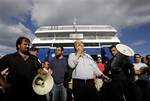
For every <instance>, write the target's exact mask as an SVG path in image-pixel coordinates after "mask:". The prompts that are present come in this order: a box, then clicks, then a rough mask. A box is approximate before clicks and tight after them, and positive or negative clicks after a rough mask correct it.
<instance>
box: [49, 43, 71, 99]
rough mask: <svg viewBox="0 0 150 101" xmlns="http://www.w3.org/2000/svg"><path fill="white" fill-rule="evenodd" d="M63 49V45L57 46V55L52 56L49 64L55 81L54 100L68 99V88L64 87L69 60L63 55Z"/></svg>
mask: <svg viewBox="0 0 150 101" xmlns="http://www.w3.org/2000/svg"><path fill="white" fill-rule="evenodd" d="M63 51H64V49H63V47H60V46H59V47H56V49H55V57H54V58H52V60H51V61H50V65H49V67H50V68H51V70H52V76H53V79H54V83H55V84H54V87H53V90H52V99H53V101H66V97H67V92H66V88H65V87H64V75H65V72H66V71H67V69H68V61H67V58H65V57H64V56H63Z"/></svg>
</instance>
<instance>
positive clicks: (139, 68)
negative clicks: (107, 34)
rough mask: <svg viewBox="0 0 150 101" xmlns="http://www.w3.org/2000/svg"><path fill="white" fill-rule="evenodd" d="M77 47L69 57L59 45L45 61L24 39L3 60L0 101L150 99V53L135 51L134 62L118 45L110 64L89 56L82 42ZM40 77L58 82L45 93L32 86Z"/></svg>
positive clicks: (114, 46) (0, 63)
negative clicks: (142, 54) (145, 54)
mask: <svg viewBox="0 0 150 101" xmlns="http://www.w3.org/2000/svg"><path fill="white" fill-rule="evenodd" d="M73 47H74V53H71V54H69V56H68V57H65V56H64V54H63V53H64V48H63V46H58V47H56V48H55V56H54V57H53V58H52V59H49V58H48V59H45V60H44V61H40V60H39V59H38V57H37V55H38V48H36V47H32V48H30V40H29V38H27V37H24V36H23V37H19V38H18V39H17V41H16V52H15V53H10V54H7V55H5V56H3V57H1V58H0V101H29V100H32V101H150V55H147V56H145V57H142V56H141V55H140V54H138V53H135V54H134V56H133V58H134V61H131V58H130V57H128V56H123V57H122V56H121V55H122V54H121V53H120V52H119V51H118V50H117V48H116V45H112V46H111V47H110V48H109V50H110V53H111V54H112V58H111V59H110V60H108V61H107V62H105V61H102V57H100V56H98V57H94V58H93V57H92V56H91V55H90V54H87V53H86V52H85V48H84V43H83V41H81V40H79V39H77V40H76V41H75V42H74V44H73ZM39 73H40V74H45V73H50V74H51V76H52V77H53V79H54V85H53V88H52V90H51V91H50V92H48V93H47V94H45V95H38V94H36V93H35V92H34V91H33V88H32V81H33V79H34V77H35V76H36V75H37V74H39ZM98 80H100V81H98Z"/></svg>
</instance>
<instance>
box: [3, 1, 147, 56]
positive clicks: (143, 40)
mask: <svg viewBox="0 0 150 101" xmlns="http://www.w3.org/2000/svg"><path fill="white" fill-rule="evenodd" d="M75 18H76V19H77V24H98V25H111V26H113V27H115V28H116V29H117V30H118V37H119V39H120V40H121V42H122V43H124V44H127V45H129V46H131V47H132V48H133V49H134V50H135V52H138V53H140V54H142V55H146V54H150V51H149V49H150V45H149V44H150V41H149V40H150V39H149V38H150V0H0V55H4V54H6V53H10V52H12V51H15V42H16V39H17V38H18V37H19V36H22V35H24V36H27V37H30V39H31V40H33V38H34V31H35V30H36V29H37V28H38V27H40V26H45V25H71V24H73V20H74V19H75Z"/></svg>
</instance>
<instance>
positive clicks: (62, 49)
mask: <svg viewBox="0 0 150 101" xmlns="http://www.w3.org/2000/svg"><path fill="white" fill-rule="evenodd" d="M56 48H61V51H64V48H63V46H57V47H56Z"/></svg>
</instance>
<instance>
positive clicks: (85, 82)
mask: <svg viewBox="0 0 150 101" xmlns="http://www.w3.org/2000/svg"><path fill="white" fill-rule="evenodd" d="M74 48H75V53H71V54H70V55H69V58H68V64H69V66H70V68H74V71H73V73H72V79H73V95H74V101H96V100H97V99H96V88H95V83H94V78H95V76H103V77H105V78H107V79H109V78H108V77H106V76H105V75H103V74H102V72H101V71H100V70H99V69H98V66H97V64H96V63H95V61H94V60H93V59H92V57H91V56H90V55H88V54H86V53H85V51H84V43H83V41H81V40H76V41H75V42H74Z"/></svg>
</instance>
